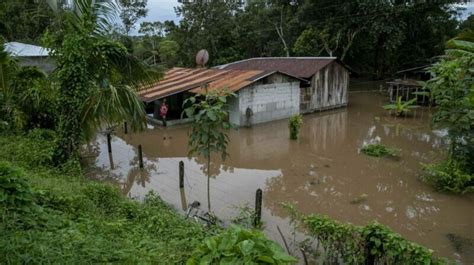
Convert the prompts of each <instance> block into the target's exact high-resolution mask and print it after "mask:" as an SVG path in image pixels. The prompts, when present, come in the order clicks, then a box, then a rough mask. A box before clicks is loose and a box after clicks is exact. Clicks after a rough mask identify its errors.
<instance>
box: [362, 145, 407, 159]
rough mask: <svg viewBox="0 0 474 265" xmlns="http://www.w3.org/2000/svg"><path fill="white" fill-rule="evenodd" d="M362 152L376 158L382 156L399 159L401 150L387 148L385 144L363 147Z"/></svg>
mask: <svg viewBox="0 0 474 265" xmlns="http://www.w3.org/2000/svg"><path fill="white" fill-rule="evenodd" d="M361 151H362V153H364V154H366V155H369V156H375V157H381V156H391V157H397V156H398V155H399V153H400V150H399V149H396V148H390V147H386V146H385V145H383V144H366V145H364V146H362V149H361Z"/></svg>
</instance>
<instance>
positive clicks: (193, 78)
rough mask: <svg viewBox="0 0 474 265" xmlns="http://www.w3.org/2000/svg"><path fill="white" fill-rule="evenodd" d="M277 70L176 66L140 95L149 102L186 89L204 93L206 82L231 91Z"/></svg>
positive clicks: (213, 87) (209, 86)
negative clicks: (203, 88)
mask: <svg viewBox="0 0 474 265" xmlns="http://www.w3.org/2000/svg"><path fill="white" fill-rule="evenodd" d="M276 72H277V71H261V70H220V69H190V68H177V67H175V68H172V69H170V70H168V71H167V72H166V73H165V76H164V77H163V79H162V80H160V81H159V82H158V83H156V84H155V85H152V86H150V87H147V88H144V89H143V90H140V91H139V92H138V95H139V96H140V97H141V99H142V100H143V101H144V102H147V103H148V102H152V101H155V100H157V99H160V98H164V97H167V96H170V95H174V94H177V93H180V92H184V91H191V92H193V93H202V92H203V91H202V90H201V89H200V88H201V87H203V86H204V85H206V84H207V85H208V90H213V89H222V88H228V89H229V90H230V91H232V92H235V91H238V90H239V89H242V88H244V87H246V86H248V85H250V84H252V83H253V82H255V81H258V80H259V79H261V78H263V77H266V76H269V75H271V74H273V73H276ZM282 74H284V73H282ZM285 75H287V74H285ZM291 77H292V78H296V77H293V76H291Z"/></svg>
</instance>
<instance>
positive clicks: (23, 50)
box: [4, 42, 56, 73]
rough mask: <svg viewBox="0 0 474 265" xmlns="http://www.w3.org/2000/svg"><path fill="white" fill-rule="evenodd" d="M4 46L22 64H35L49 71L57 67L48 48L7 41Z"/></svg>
mask: <svg viewBox="0 0 474 265" xmlns="http://www.w3.org/2000/svg"><path fill="white" fill-rule="evenodd" d="M4 47H5V51H7V52H8V53H9V54H10V56H12V57H14V58H16V59H18V61H19V64H20V65H21V66H35V67H38V68H39V69H41V70H43V71H45V72H47V73H49V72H52V71H53V70H54V68H55V67H56V66H55V63H54V61H53V59H52V58H51V57H50V56H49V53H50V50H49V49H47V48H44V47H40V46H36V45H31V44H25V43H20V42H7V43H5V44H4Z"/></svg>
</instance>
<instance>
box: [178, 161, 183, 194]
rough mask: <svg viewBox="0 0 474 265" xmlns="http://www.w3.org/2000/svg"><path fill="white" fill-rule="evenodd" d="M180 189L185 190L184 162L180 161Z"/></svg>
mask: <svg viewBox="0 0 474 265" xmlns="http://www.w3.org/2000/svg"><path fill="white" fill-rule="evenodd" d="M179 187H180V188H184V162H183V161H179Z"/></svg>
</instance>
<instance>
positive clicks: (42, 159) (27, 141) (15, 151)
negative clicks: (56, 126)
mask: <svg viewBox="0 0 474 265" xmlns="http://www.w3.org/2000/svg"><path fill="white" fill-rule="evenodd" d="M0 146H2V150H1V151H0V159H4V160H8V161H11V162H14V163H16V164H17V165H20V166H22V167H27V168H35V167H38V166H50V165H53V164H54V161H53V154H54V150H55V148H56V135H55V133H54V132H53V131H50V130H41V129H34V130H31V131H30V132H29V133H28V134H27V135H26V136H21V135H17V136H5V137H0Z"/></svg>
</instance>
